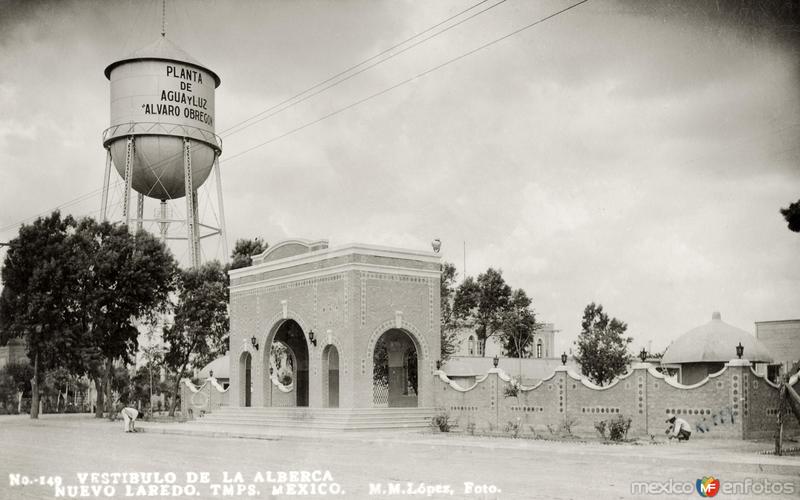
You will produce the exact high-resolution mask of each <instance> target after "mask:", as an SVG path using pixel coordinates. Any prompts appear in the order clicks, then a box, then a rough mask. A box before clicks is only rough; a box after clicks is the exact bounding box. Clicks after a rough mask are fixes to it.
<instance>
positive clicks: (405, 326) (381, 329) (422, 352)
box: [362, 318, 433, 380]
mask: <svg viewBox="0 0 800 500" xmlns="http://www.w3.org/2000/svg"><path fill="white" fill-rule="evenodd" d="M393 329H396V330H403V331H405V332H406V333H407V334H408V336H409V337H411V341H412V342H414V347H416V349H417V360H418V365H417V369H418V370H419V371H420V374H422V373H424V372H423V370H425V369H426V368H430V367H429V366H428V365H431V366H432V365H433V361H432V358H431V356H430V348H429V347H428V342H427V341H426V340H425V336H423V335H422V333H421V332H420V330H419V328H417V327H416V326H414V325H413V324H412V323H409V322H408V321H406V320H405V319H403V320H402V321H401V323H400V328H397V320H396V318H392V319H390V320H386V321H384V322H383V323H381V324H380V325H378V326H377V327H376V328H375V329H374V330H372V335H370V337H369V342H368V343H367V351H366V353H365V356H364V357H363V358H362V367H364V373H363V375H366V376H368V377H370V380H372V378H371V377H372V372H373V370H374V368H375V367H374V366H373V364H372V357H373V355H374V353H375V344H377V343H378V339H379V338H380V337H381V335H383V334H384V333H386V332H387V331H388V330H393ZM431 371H432V369H431Z"/></svg>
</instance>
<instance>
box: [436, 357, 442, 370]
mask: <svg viewBox="0 0 800 500" xmlns="http://www.w3.org/2000/svg"><path fill="white" fill-rule="evenodd" d="M436 369H437V370H441V369H442V360H441V359H437V360H436Z"/></svg>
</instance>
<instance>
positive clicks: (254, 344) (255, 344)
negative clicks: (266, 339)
mask: <svg viewBox="0 0 800 500" xmlns="http://www.w3.org/2000/svg"><path fill="white" fill-rule="evenodd" d="M250 343H251V344H252V345H253V347H254V348H255V350H256V351H257V350H258V339H256V336H255V335H253V336H252V337H251V338H250Z"/></svg>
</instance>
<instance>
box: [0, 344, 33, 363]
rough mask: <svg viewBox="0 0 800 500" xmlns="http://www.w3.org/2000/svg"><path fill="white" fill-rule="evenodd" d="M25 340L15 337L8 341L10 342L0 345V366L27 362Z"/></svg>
mask: <svg viewBox="0 0 800 500" xmlns="http://www.w3.org/2000/svg"><path fill="white" fill-rule="evenodd" d="M25 350H26V345H25V341H24V340H23V339H20V338H14V339H11V340H9V341H8V344H6V345H4V346H2V347H0V368H3V367H4V366H6V365H7V364H10V363H27V362H28V355H27V354H26V353H25Z"/></svg>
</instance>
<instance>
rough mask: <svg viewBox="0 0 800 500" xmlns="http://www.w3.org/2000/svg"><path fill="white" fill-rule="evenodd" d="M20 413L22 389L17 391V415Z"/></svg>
mask: <svg viewBox="0 0 800 500" xmlns="http://www.w3.org/2000/svg"><path fill="white" fill-rule="evenodd" d="M20 413H22V391H17V415H19V414H20Z"/></svg>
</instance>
